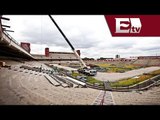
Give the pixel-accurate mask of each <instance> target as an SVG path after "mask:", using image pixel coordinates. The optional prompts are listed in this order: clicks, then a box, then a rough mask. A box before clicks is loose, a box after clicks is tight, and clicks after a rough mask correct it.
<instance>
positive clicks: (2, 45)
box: [0, 16, 160, 105]
mask: <svg viewBox="0 0 160 120" xmlns="http://www.w3.org/2000/svg"><path fill="white" fill-rule="evenodd" d="M49 17H50V18H51V20H52V21H53V22H55V21H54V20H53V18H52V17H51V16H49ZM1 19H4V20H9V19H8V18H5V17H2V16H0V105H156V104H160V86H159V83H160V56H138V57H137V58H133V59H126V58H120V57H118V58H115V59H103V60H84V59H81V57H80V56H81V51H80V50H75V48H74V47H73V46H72V44H71V43H70V41H69V40H68V39H67V37H66V36H65V35H64V33H63V32H62V30H61V29H60V28H59V27H58V25H57V24H56V23H55V25H57V28H58V29H59V30H60V32H61V33H62V35H63V36H64V38H65V39H66V41H67V42H68V44H69V45H70V46H71V49H72V50H73V52H54V51H50V50H49V48H45V49H44V54H42V55H41V54H31V53H30V51H31V49H32V48H31V47H30V44H32V43H26V42H21V44H19V43H18V42H17V41H16V40H14V39H13V38H12V37H11V36H10V35H9V34H8V32H7V30H6V28H5V27H7V26H5V25H3V24H2V22H1ZM83 67H84V68H86V69H84V68H83ZM92 70H94V71H96V74H93V75H92V74H91V73H87V72H88V71H89V72H91V71H92ZM140 78H141V79H140ZM142 79H143V80H142ZM122 80H126V81H125V82H123V83H122V82H121V81H122ZM119 81H120V82H119ZM127 81H133V82H132V83H130V82H128V83H127ZM126 83H127V84H126Z"/></svg>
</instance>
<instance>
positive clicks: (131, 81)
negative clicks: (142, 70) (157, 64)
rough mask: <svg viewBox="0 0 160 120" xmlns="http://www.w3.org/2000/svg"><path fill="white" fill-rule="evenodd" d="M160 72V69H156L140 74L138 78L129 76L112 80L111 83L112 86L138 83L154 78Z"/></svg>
mask: <svg viewBox="0 0 160 120" xmlns="http://www.w3.org/2000/svg"><path fill="white" fill-rule="evenodd" d="M159 74H160V70H156V71H153V72H150V73H146V74H143V75H139V76H137V77H138V78H136V77H132V78H128V79H121V80H119V81H116V82H111V83H110V85H111V87H127V86H131V85H134V84H137V83H139V82H142V81H144V80H147V79H150V78H152V77H154V76H156V75H159Z"/></svg>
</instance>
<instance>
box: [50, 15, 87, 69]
mask: <svg viewBox="0 0 160 120" xmlns="http://www.w3.org/2000/svg"><path fill="white" fill-rule="evenodd" d="M49 17H50V19H51V20H52V22H53V23H54V24H55V26H56V27H57V29H58V30H59V32H60V33H61V34H62V36H63V37H64V39H65V40H66V41H67V43H68V44H69V46H70V47H71V49H72V51H73V52H74V53H75V55H76V56H77V57H78V59H79V61H80V62H81V64H82V66H83V67H86V64H85V63H84V62H83V60H82V59H81V57H80V56H79V55H78V53H77V52H76V50H75V48H74V47H73V45H72V44H71V43H70V41H69V40H68V38H67V37H66V36H65V34H64V33H63V32H62V30H61V29H60V28H59V26H58V24H57V23H56V22H55V20H54V19H53V18H52V16H51V15H49Z"/></svg>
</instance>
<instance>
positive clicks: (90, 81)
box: [87, 76, 103, 86]
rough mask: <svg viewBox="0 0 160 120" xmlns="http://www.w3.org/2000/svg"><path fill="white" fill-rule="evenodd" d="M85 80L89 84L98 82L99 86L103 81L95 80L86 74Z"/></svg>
mask: <svg viewBox="0 0 160 120" xmlns="http://www.w3.org/2000/svg"><path fill="white" fill-rule="evenodd" d="M87 82H88V83H91V84H95V83H99V84H100V85H101V86H102V85H103V82H102V81H100V80H97V79H95V78H93V77H91V76H87Z"/></svg>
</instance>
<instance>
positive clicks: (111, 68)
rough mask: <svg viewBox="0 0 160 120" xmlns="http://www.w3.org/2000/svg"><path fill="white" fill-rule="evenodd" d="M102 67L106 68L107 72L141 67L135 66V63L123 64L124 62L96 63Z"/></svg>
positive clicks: (119, 71) (121, 71)
mask: <svg viewBox="0 0 160 120" xmlns="http://www.w3.org/2000/svg"><path fill="white" fill-rule="evenodd" d="M96 65H98V66H99V67H101V68H105V72H108V73H115V72H116V73H124V72H127V71H130V70H134V69H138V68H140V67H137V66H134V65H130V64H128V65H123V64H118V65H115V64H107V63H100V64H96Z"/></svg>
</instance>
